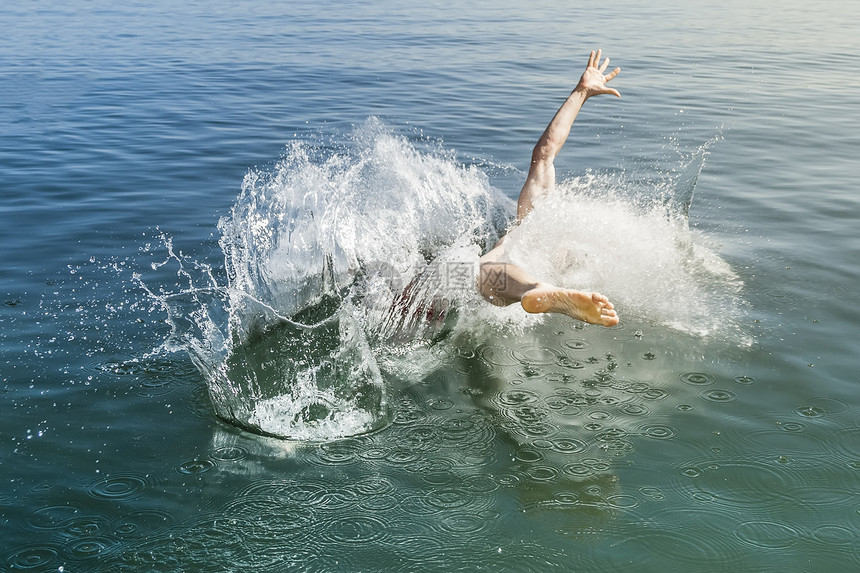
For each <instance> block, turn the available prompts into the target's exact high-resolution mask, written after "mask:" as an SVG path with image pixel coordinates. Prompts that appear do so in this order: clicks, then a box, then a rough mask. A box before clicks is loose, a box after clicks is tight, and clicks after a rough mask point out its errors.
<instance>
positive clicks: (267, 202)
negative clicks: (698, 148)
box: [149, 119, 740, 440]
mask: <svg viewBox="0 0 860 573" xmlns="http://www.w3.org/2000/svg"><path fill="white" fill-rule="evenodd" d="M346 139H347V143H346V144H345V145H340V146H335V145H331V144H320V145H311V144H308V143H300V142H296V143H293V144H291V145H290V146H289V147H288V149H287V153H286V154H285V156H284V158H283V159H282V160H281V161H280V162H279V163H278V164H277V165H276V166H275V167H274V168H273V169H271V170H269V171H252V172H250V173H249V174H248V175H247V176H246V177H245V180H244V182H243V185H242V191H241V193H240V195H239V197H238V199H237V201H236V203H235V205H234V206H233V208H232V211H231V213H230V215H229V216H227V217H224V218H222V219H221V221H220V222H219V229H220V230H221V233H222V237H221V240H220V245H221V248H222V250H223V251H224V255H225V266H226V271H227V277H228V284H227V285H219V284H218V281H216V280H215V279H214V278H213V273H212V272H211V269H209V268H208V267H206V266H205V265H200V264H198V263H195V262H193V261H187V260H185V259H184V258H183V257H181V256H177V255H175V254H174V253H173V251H172V249H171V246H170V244H169V241H168V242H167V243H166V244H167V247H168V251H169V253H170V257H169V259H170V260H172V261H174V262H175V263H177V264H179V265H180V267H181V272H182V273H184V274H185V276H186V277H187V278H188V280H189V283H190V287H189V288H188V289H186V290H183V291H181V292H179V293H174V294H170V295H157V294H155V293H153V292H152V291H149V292H150V294H151V295H152V296H153V297H155V298H156V299H158V300H159V302H161V303H162V304H163V306H164V307H165V308H167V310H168V312H169V320H170V323H171V325H172V327H173V333H172V336H171V339H170V341H172V347H174V348H177V347H181V348H183V349H185V350H186V351H188V353H189V354H190V355H191V357H192V360H193V361H194V363H195V364H196V365H197V367H198V369H200V371H201V372H202V373H203V374H204V375H205V376H206V378H207V382H208V386H209V392H210V396H211V398H212V401H213V404H214V408H215V411H216V413H217V414H218V415H219V416H220V417H222V418H224V419H226V420H228V421H230V422H232V423H234V424H237V425H239V426H242V427H245V428H248V429H251V430H253V431H257V432H260V433H264V434H269V435H274V436H279V437H285V438H291V439H299V440H326V439H332V438H337V437H342V436H347V435H354V434H358V433H362V432H367V431H371V430H373V429H375V428H378V427H379V426H381V425H383V424H384V423H385V422H386V420H387V418H388V412H387V409H388V406H387V401H386V391H385V384H384V383H383V378H382V373H381V371H380V367H379V364H378V362H377V361H378V359H379V357H380V352H383V353H385V354H386V355H387V356H390V355H391V352H390V351H391V350H392V349H396V348H398V347H399V348H414V344H415V343H416V341H418V342H424V343H425V344H426V343H427V341H428V340H430V338H431V337H432V335H434V334H438V332H439V328H440V324H442V320H441V318H442V317H444V316H445V312H444V310H445V308H447V307H448V306H452V305H453V306H455V307H457V308H458V313H448V317H447V322H446V324H450V323H451V322H453V321H454V319H453V318H452V317H454V316H455V315H457V314H459V316H460V320H459V321H458V322H457V324H456V327H457V328H464V329H469V328H474V326H475V325H477V324H499V323H500V322H504V321H508V322H510V321H511V320H520V321H521V322H523V321H524V320H525V313H523V312H522V311H521V309H519V308H518V306H516V307H509V308H507V309H497V308H494V307H492V306H490V305H489V304H486V303H484V302H483V301H482V300H481V299H480V296H479V295H478V294H477V290H476V289H475V286H474V285H475V280H476V274H475V273H476V272H477V271H478V266H477V265H478V257H479V255H480V253H481V252H482V251H483V250H486V249H487V248H489V247H490V246H492V245H493V244H494V243H495V242H496V240H497V239H498V237H499V234H500V233H499V230H500V229H503V228H504V227H505V226H506V225H507V224H508V223H509V222H510V221H511V219H512V215H513V211H514V205H513V202H512V201H511V200H510V199H508V198H506V197H505V196H503V195H502V194H501V193H500V192H499V191H498V190H496V189H494V188H493V187H492V186H490V185H489V183H488V180H487V177H486V176H485V175H484V174H483V173H482V172H480V171H479V170H478V169H477V168H475V167H465V166H463V165H461V164H459V163H458V162H457V161H455V159H454V158H453V157H452V156H451V155H450V154H446V153H444V152H443V151H442V150H441V149H438V148H435V149H429V150H423V151H419V150H418V149H417V147H416V144H415V143H412V142H410V141H409V140H407V139H406V138H405V137H401V136H397V135H395V134H393V133H392V132H391V131H390V130H388V129H387V128H386V127H385V126H384V125H382V124H381V123H380V122H379V121H378V120H375V119H370V120H368V121H367V122H366V123H365V124H363V125H362V126H359V127H357V128H356V129H355V130H354V132H353V133H351V134H350V135H349V137H347V138H346ZM703 149H704V148H703ZM700 155H701V157H698V158H694V160H693V162H691V166H692V167H688V168H687V170H686V171H685V172H684V174H682V176H680V177H679V178H678V181H677V182H676V183H677V184H676V185H675V187H673V188H671V189H670V187H671V186H669V185H668V184H667V186H666V189H664V190H662V191H660V193H657V195H660V198H659V200H655V201H653V202H642V201H635V200H631V199H630V198H629V193H626V192H627V191H629V187H630V184H628V183H626V182H625V181H624V180H623V179H620V178H612V177H608V176H595V175H591V176H588V177H580V178H576V179H573V180H570V181H567V182H564V183H562V184H560V185H559V188H558V189H557V190H556V191H555V192H554V193H553V194H551V195H550V196H549V197H547V198H546V199H544V200H543V201H541V202H540V203H539V204H538V205H537V207H536V208H535V210H534V211H533V213H532V214H530V215H529V217H528V218H527V219H526V220H525V221H524V222H523V223H522V224H521V225H519V226H518V227H516V228H515V229H514V230H513V231H512V233H511V239H512V240H511V241H510V245H511V246H510V247H509V255H510V258H511V261H512V262H516V263H518V264H521V265H522V266H524V267H525V268H527V269H528V270H530V271H531V272H532V273H534V274H535V276H538V277H540V278H541V280H546V281H552V282H556V283H557V284H561V285H565V286H571V287H575V288H581V289H583V290H586V289H593V290H600V291H602V292H605V293H606V294H608V295H609V296H610V297H611V298H612V299H613V300H614V301H615V302H616V304H617V306H619V307H620V308H621V309H622V313H629V314H630V315H631V316H639V317H641V318H644V319H646V320H650V321H653V322H658V323H661V324H663V325H666V326H670V327H672V328H676V329H679V330H682V331H685V332H690V333H696V334H699V335H710V334H713V333H714V332H716V331H717V330H719V329H720V328H721V324H723V325H724V324H725V321H722V322H721V320H720V316H722V317H723V318H724V319H725V317H726V315H727V313H731V312H733V311H734V310H733V309H734V308H735V307H734V306H733V305H734V303H735V302H736V297H737V291H738V289H739V288H740V283H739V281H738V280H737V278H736V277H735V276H734V275H733V274H732V273H731V270H730V269H729V267H728V265H726V264H725V263H724V262H723V261H722V260H721V259H720V258H719V257H718V256H717V255H716V254H715V253H714V252H713V251H711V250H710V249H708V248H707V246H705V244H704V242H703V240H702V237H701V236H700V235H698V234H697V233H694V232H692V231H691V230H690V229H689V227H688V226H687V223H686V209H687V207H688V205H689V200H690V198H691V197H692V188H693V186H694V185H695V179H696V176H697V175H698V172H699V170H701V164H702V163H701V162H702V161H703V159H704V152H703V150H702V152H701V153H700ZM691 173H692V175H691ZM625 197H626V198H625ZM195 277H196V278H195ZM204 283H205V284H204ZM667 293H671V297H669V296H667ZM670 299H671V300H670ZM440 301H442V302H443V303H444V304H442V307H443V308H442V310H441V311H440V309H439V306H440ZM624 316H625V314H622V320H623V319H624ZM394 354H397V352H396V351H395V352H394Z"/></svg>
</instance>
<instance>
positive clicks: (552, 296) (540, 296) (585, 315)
mask: <svg viewBox="0 0 860 573" xmlns="http://www.w3.org/2000/svg"><path fill="white" fill-rule="evenodd" d="M520 302H521V303H522V305H523V309H525V310H526V312H531V313H540V312H560V313H562V314H566V315H568V316H570V317H573V318H575V319H577V320H581V321H583V322H588V323H590V324H599V325H601V326H615V325H616V324H618V314H617V313H616V312H615V310H613V309H614V306H613V305H612V303H611V302H609V299H608V298H606V297H605V296H603V295H602V294H600V293H596V292H582V291H578V290H572V289H568V288H559V287H554V286H552V285H540V286H537V287H535V288H533V289H531V290H530V291H528V292H526V293H525V294H524V295H523V296H522V299H521V300H520Z"/></svg>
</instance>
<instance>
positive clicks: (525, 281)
mask: <svg viewBox="0 0 860 573" xmlns="http://www.w3.org/2000/svg"><path fill="white" fill-rule="evenodd" d="M503 241H504V239H502V242H503ZM502 242H500V244H499V245H497V246H496V247H495V248H493V250H491V251H490V252H489V253H487V254H486V255H484V256H483V257H481V259H480V277H479V281H478V287H479V289H480V291H481V294H482V295H483V296H484V298H485V299H486V300H488V301H489V302H490V303H492V304H494V305H497V306H507V305H510V304H514V303H517V302H519V303H521V304H522V307H523V309H524V310H525V311H526V312H529V313H533V314H536V313H560V314H566V315H568V316H570V317H572V318H575V319H576V320H581V321H583V322H588V323H590V324H599V325H601V326H615V325H616V324H618V314H617V313H616V312H615V309H614V306H613V304H612V303H611V302H609V299H607V298H606V297H605V296H603V295H602V294H600V293H596V292H585V291H578V290H574V289H568V288H563V287H557V286H555V285H552V284H549V283H545V282H541V281H538V280H537V279H535V278H534V277H532V276H531V275H530V274H529V273H528V272H526V271H525V269H523V268H522V267H520V266H519V265H516V264H513V263H509V262H505V261H504V260H503V252H504V248H503V244H502Z"/></svg>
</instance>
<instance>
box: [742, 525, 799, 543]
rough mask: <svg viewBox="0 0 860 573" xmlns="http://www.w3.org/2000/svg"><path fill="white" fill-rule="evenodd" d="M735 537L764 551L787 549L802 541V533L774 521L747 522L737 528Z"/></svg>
mask: <svg viewBox="0 0 860 573" xmlns="http://www.w3.org/2000/svg"><path fill="white" fill-rule="evenodd" d="M735 535H736V536H737V537H738V538H739V539H740V540H741V541H744V542H745V543H748V544H750V545H753V546H755V547H759V548H763V549H787V548H789V547H791V546H792V545H794V544H796V543H797V542H798V541H799V540H800V533H799V532H798V531H797V530H796V529H794V528H793V527H792V526H790V525H787V524H784V523H776V522H772V521H746V522H744V523H742V524H740V525H739V526H738V527H737V529H736V530H735Z"/></svg>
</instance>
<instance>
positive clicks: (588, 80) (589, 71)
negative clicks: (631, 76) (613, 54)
mask: <svg viewBox="0 0 860 573" xmlns="http://www.w3.org/2000/svg"><path fill="white" fill-rule="evenodd" d="M602 55H603V51H602V50H597V52H593V51H592V52H591V55H590V56H589V57H588V66H586V68H585V71H584V72H583V73H582V77H581V78H579V83H578V84H576V88H574V90H573V91H579V92H582V93H584V94H585V98H586V99H588V98H590V97H591V96H593V95H598V94H612V95H614V96H616V97H621V94H620V93H618V90H614V89H612V88H608V87H606V83H607V82H608V81H609V80H611V79H612V78H614V77H615V76H617V75H618V72H620V71H621V68H615V69H614V70H612V71H611V72H609V73H608V74H606V75H604V72H605V71H606V68H608V67H609V58H606V59H605V60H603V63H602V64H601V63H600V58H601V56H602Z"/></svg>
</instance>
